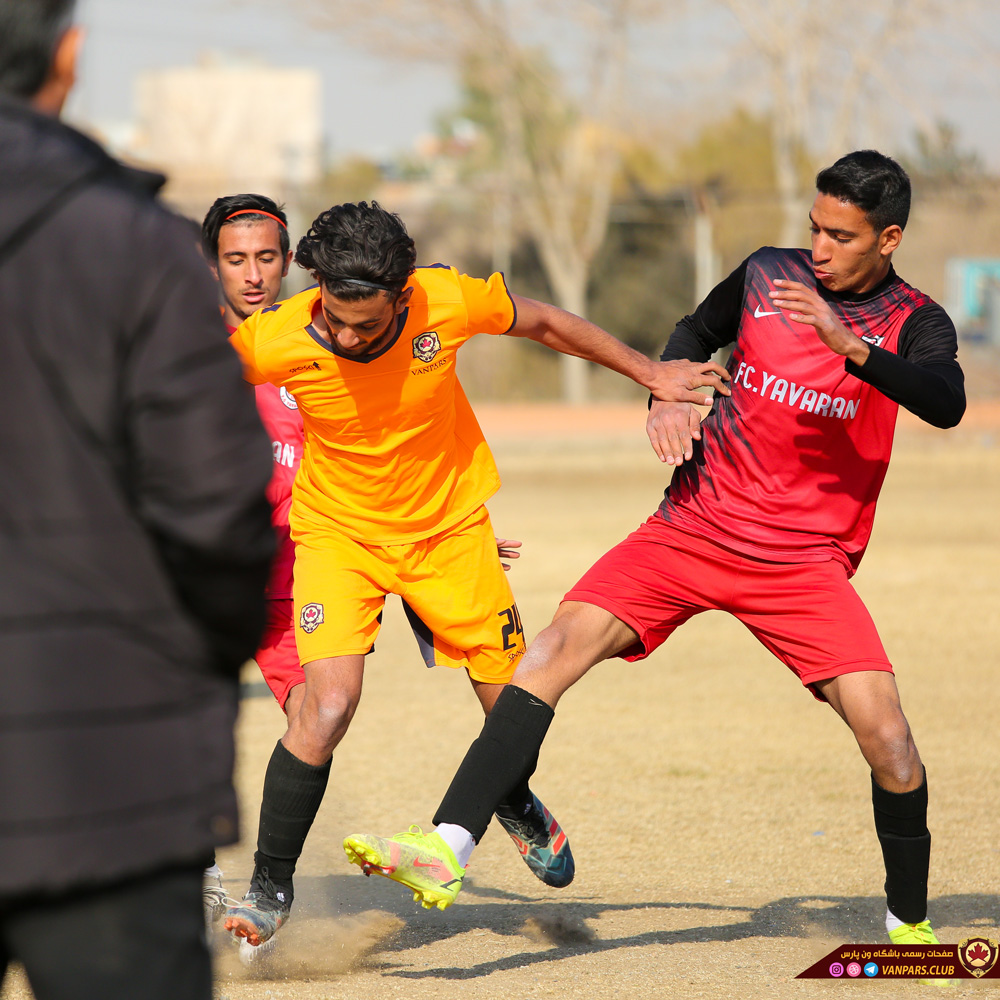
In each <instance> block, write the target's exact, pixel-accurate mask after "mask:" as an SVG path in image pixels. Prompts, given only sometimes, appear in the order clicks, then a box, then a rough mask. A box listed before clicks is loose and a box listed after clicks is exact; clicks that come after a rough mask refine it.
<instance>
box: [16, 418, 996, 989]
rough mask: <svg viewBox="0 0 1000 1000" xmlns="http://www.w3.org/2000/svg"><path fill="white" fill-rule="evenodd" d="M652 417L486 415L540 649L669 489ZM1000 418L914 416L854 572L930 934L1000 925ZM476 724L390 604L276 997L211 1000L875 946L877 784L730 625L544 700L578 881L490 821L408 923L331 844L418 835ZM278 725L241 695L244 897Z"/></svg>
mask: <svg viewBox="0 0 1000 1000" xmlns="http://www.w3.org/2000/svg"><path fill="white" fill-rule="evenodd" d="M641 419H642V412H641V407H640V408H639V409H638V411H637V410H636V409H635V408H629V409H624V408H620V407H619V408H608V409H606V410H605V411H602V414H599V415H597V416H596V417H595V415H594V414H589V413H585V412H580V413H576V414H574V413H572V412H570V413H561V414H557V413H556V412H555V411H551V412H550V411H547V410H545V409H538V410H533V411H521V412H517V413H513V412H510V411H504V410H502V409H498V408H492V409H486V410H484V411H483V422H484V425H485V426H486V428H487V433H488V435H489V436H491V438H492V439H493V440H494V441H495V442H496V451H497V454H498V459H499V461H500V465H501V470H502V472H503V474H504V480H505V486H504V489H503V490H502V491H501V493H500V495H499V496H498V497H497V498H496V499H495V500H494V501H493V502H492V503H491V505H490V506H491V510H492V512H493V518H494V523H495V526H496V528H497V530H498V532H500V533H503V534H505V535H507V536H514V537H519V538H522V539H523V540H524V542H525V547H524V558H523V559H522V560H521V561H520V563H519V564H517V565H516V566H515V568H514V570H513V574H514V581H513V582H514V587H515V591H516V593H517V595H518V600H519V604H520V607H521V612H522V618H523V620H524V622H525V627H526V629H527V630H528V632H529V634H530V633H533V632H535V631H537V630H538V629H539V628H540V627H541V626H542V625H543V624H545V623H546V621H547V620H548V617H549V616H550V615H551V613H552V611H553V609H554V608H555V606H556V603H557V602H558V600H559V598H560V596H561V595H562V593H563V591H564V590H565V589H566V588H567V587H568V586H569V585H570V584H571V583H573V582H574V580H575V578H576V577H577V575H578V574H579V573H581V572H582V571H583V570H584V569H586V568H587V567H588V566H589V565H590V564H591V562H593V560H594V559H595V558H596V557H598V556H599V555H601V554H602V553H603V552H604V551H605V550H606V549H607V548H608V547H610V546H611V545H613V544H614V543H616V542H617V541H618V540H619V539H620V538H621V537H623V536H624V535H625V533H626V532H627V531H629V530H630V529H631V528H632V527H634V526H635V524H637V523H638V522H639V521H640V520H641V519H643V518H644V517H645V516H646V514H648V512H649V511H651V510H652V509H653V508H654V506H655V505H656V502H657V499H658V496H659V494H660V491H661V490H662V486H663V482H664V479H665V470H664V469H663V468H662V467H660V466H659V465H658V463H657V462H656V461H655V459H654V458H653V457H652V455H651V453H647V450H646V449H645V447H644V445H643V439H642V434H641ZM997 426H998V422H997V419H996V413H995V412H990V411H988V410H987V409H982V410H978V411H977V412H976V413H973V414H970V418H969V420H968V422H967V425H966V426H965V427H964V428H961V429H959V430H958V431H955V432H952V433H950V434H945V433H939V432H933V431H922V430H919V429H918V428H916V426H915V425H914V424H913V423H912V422H911V421H908V420H907V421H904V422H903V424H902V428H901V432H900V440H899V442H898V446H897V454H896V458H895V461H894V464H893V467H892V469H891V470H890V475H889V478H888V480H887V482H886V486H885V489H884V492H883V499H882V502H881V507H880V512H879V517H878V519H877V522H876V530H875V535H874V539H873V542H872V545H871V548H870V550H869V553H868V555H867V557H866V559H865V563H864V565H863V566H862V569H861V572H860V573H859V574H858V576H857V578H856V584H857V587H858V589H859V591H860V592H861V593H862V595H863V596H864V598H865V599H866V601H867V602H868V604H869V607H870V608H871V610H872V613H873V615H874V617H875V620H876V622H877V623H878V625H879V627H880V631H881V634H882V637H883V640H884V642H885V645H886V647H887V649H888V650H889V653H890V656H891V657H892V659H893V661H894V663H895V665H896V671H897V676H898V679H899V685H900V689H901V692H902V696H903V699H904V707H905V709H906V711H907V714H908V717H909V719H910V722H911V725H912V727H913V730H914V734H915V736H916V739H917V742H918V745H919V746H920V748H921V752H922V754H923V756H924V758H925V760H926V762H927V767H928V773H929V781H930V791H931V814H930V824H931V828H932V831H933V833H934V838H935V840H934V852H933V858H932V872H931V886H930V893H931V908H932V909H931V913H932V917H933V919H934V921H935V925H936V927H937V928H938V931H939V934H940V935H941V937H942V939H943V940H945V941H956V940H959V939H960V938H961V937H962V936H971V935H984V934H985V935H988V936H992V937H994V938H996V936H997V930H996V928H997V925H998V923H1000V894H998V893H1000V887H998V871H1000V851H998V844H997V839H996V823H997V818H996V789H997V787H998V786H1000V754H998V752H997V750H998V746H997V743H998V740H997V725H996V717H997V710H996V696H995V691H996V673H997V670H996V667H997V653H996V637H997V635H998V634H1000V629H998V625H1000V621H998V619H1000V601H998V590H997V580H998V578H1000V529H998V525H997V500H996V498H997V496H998V493H1000V438H998V437H997ZM554 427H556V428H557V429H556V430H553V429H552V428H554ZM523 428H526V429H527V434H528V437H527V438H525V437H524V436H522V435H523V433H524V432H523V430H522V429H523ZM479 726H480V716H479V711H478V708H477V705H476V702H475V700H474V698H473V696H472V694H471V690H470V689H469V686H468V684H466V683H465V682H464V681H463V679H462V677H461V676H459V675H456V674H452V673H450V672H447V671H444V670H435V671H427V670H426V669H425V668H424V667H423V666H422V665H421V662H420V659H419V657H418V655H417V651H416V648H415V646H414V643H413V639H412V637H411V636H410V635H409V634H408V632H407V630H406V628H405V623H404V622H403V619H402V614H401V613H400V609H399V607H398V605H397V604H396V603H395V602H390V606H389V608H388V610H387V613H386V624H385V627H384V629H383V633H382V635H381V636H380V638H379V642H378V650H377V653H376V654H375V655H374V656H373V657H372V658H371V662H370V664H369V669H368V678H367V685H366V691H365V697H364V699H363V702H362V705H361V708H360V710H359V712H358V715H357V717H356V719H355V721H354V724H353V727H352V730H351V733H350V734H349V736H348V737H347V739H346V740H345V741H344V743H343V745H342V746H341V748H340V749H339V750H338V752H337V754H336V755H335V758H334V769H333V776H332V779H331V783H330V789H329V792H328V795H327V800H326V802H325V803H324V805H323V808H322V810H321V812H320V815H319V817H318V819H317V822H316V825H315V827H314V828H313V832H312V834H311V836H310V839H309V842H308V844H307V847H306V851H305V854H304V856H303V858H302V861H301V863H300V865H299V874H298V877H297V882H296V887H297V897H296V910H295V914H294V919H293V920H292V922H291V923H290V924H289V926H288V928H287V929H286V930H283V931H282V932H281V937H279V947H278V949H277V950H276V953H275V956H274V958H273V963H272V967H271V969H270V970H269V971H268V972H267V974H266V977H265V978H261V977H260V975H259V974H258V975H257V976H256V978H248V977H247V976H246V975H245V974H244V973H243V971H242V969H241V968H239V967H236V966H234V965H233V964H232V960H231V956H230V957H226V958H224V961H222V962H220V965H219V995H220V996H222V997H226V998H228V1000H270V998H274V1000H277V998H283V997H289V998H291V997H294V998H302V1000H318V998H341V997H344V998H346V997H359V996H363V997H366V998H369V1000H384V998H390V997H406V998H423V997H452V996H455V995H457V994H458V993H459V991H461V995H462V996H470V997H484V998H489V997H497V998H501V997H502V998H504V1000H509V998H512V997H518V998H519V997H528V996H531V997H547V996H552V997H560V998H562V997H575V996H580V997H587V998H598V1000H601V998H610V997H632V998H647V997H650V998H651V997H661V996H670V997H676V998H680V1000H688V998H702V997H705V998H712V1000H722V998H726V997H739V998H747V997H752V998H772V997H773V998H786V997H787V998H797V997H812V996H818V995H821V994H823V995H825V991H828V990H830V989H843V988H844V987H843V986H842V985H839V984H832V985H831V984H829V983H816V982H804V981H796V980H795V978H794V977H795V976H796V975H797V974H798V973H799V972H800V971H802V970H803V969H805V968H806V967H807V966H809V965H811V964H812V963H813V962H815V961H817V960H818V959H819V958H820V957H822V956H823V955H824V954H825V953H826V952H827V951H829V950H831V949H832V948H833V947H834V946H835V945H837V944H840V943H843V942H847V941H851V942H865V941H879V940H881V939H882V935H883V930H882V927H881V922H882V917H883V901H882V895H881V881H882V874H881V859H880V855H879V850H878V844H877V842H876V840H875V837H874V833H873V830H872V823H871V805H870V798H869V790H868V773H867V769H866V768H865V766H864V763H863V761H862V759H861V756H860V754H859V753H858V751H857V748H856V746H855V745H854V742H853V740H852V738H851V736H850V733H849V732H848V731H847V730H846V728H845V727H844V726H843V724H842V723H840V721H839V720H838V719H837V718H836V717H835V716H834V714H833V712H831V711H830V710H829V709H828V708H826V707H824V706H822V705H820V704H818V703H816V702H814V700H813V699H812V697H811V696H810V695H808V694H807V693H805V692H804V691H803V690H802V689H801V688H800V687H799V685H798V683H797V682H796V681H795V680H794V678H793V677H791V676H790V675H789V674H788V673H787V671H785V670H784V668H782V667H781V666H780V664H778V663H777V662H776V661H774V660H773V659H771V658H770V656H769V655H768V654H767V653H766V652H765V651H764V650H763V648H761V647H759V646H758V645H757V644H756V643H755V641H754V640H753V639H752V637H751V636H750V635H749V634H748V633H746V632H745V631H744V630H743V629H742V627H741V626H740V625H739V624H738V623H737V622H735V621H733V620H731V619H728V618H727V617H726V616H724V615H721V614H708V615H703V616H701V617H700V618H697V619H695V620H694V621H692V622H691V623H689V624H688V625H686V626H684V628H682V629H681V630H679V631H678V633H677V634H676V635H675V636H674V637H673V638H672V639H671V641H670V642H669V643H667V645H666V646H665V647H663V648H661V649H660V650H659V651H657V653H656V654H654V655H653V656H652V657H650V658H649V659H648V660H647V661H646V662H644V663H641V664H631V665H628V664H624V663H621V662H619V661H614V662H610V663H607V664H604V665H602V666H600V667H598V668H597V669H595V670H594V671H593V672H592V674H591V675H590V676H589V677H587V678H586V679H585V680H584V681H583V682H582V683H581V684H580V685H578V686H577V687H576V688H575V689H574V690H573V691H571V692H570V693H569V694H568V695H567V696H566V698H565V699H564V700H563V702H562V703H561V705H560V707H559V711H558V712H557V714H556V719H555V722H554V724H553V727H552V730H551V733H550V736H549V739H548V740H547V742H546V745H545V748H544V750H543V753H542V758H541V762H540V766H539V769H538V773H537V776H536V780H535V782H534V786H535V788H536V790H537V791H538V793H539V795H540V796H541V797H542V798H543V799H544V801H545V802H546V803H547V804H549V805H550V806H551V807H552V808H553V810H554V811H555V812H556V814H557V815H558V817H559V819H560V821H561V823H562V824H563V826H564V827H565V828H566V830H567V831H568V832H569V834H570V836H571V838H572V841H573V845H574V850H575V854H576V858H577V872H578V873H577V879H576V881H575V882H574V883H573V884H572V885H571V886H570V887H569V888H567V889H564V890H553V889H549V888H547V887H545V886H543V885H542V884H541V883H539V882H537V881H536V880H535V879H534V878H532V877H531V875H530V874H529V873H528V871H527V869H526V868H525V867H524V866H523V864H522V863H521V861H520V860H519V859H518V857H517V855H516V854H515V852H514V851H513V849H512V847H511V845H510V844H509V841H508V840H507V838H506V837H504V836H503V835H502V833H501V832H500V831H499V830H498V829H496V828H494V829H492V830H491V831H490V833H489V835H488V836H487V837H486V839H485V840H484V843H483V845H482V846H481V848H480V849H479V850H478V851H477V853H476V855H475V857H474V859H473V865H472V868H471V869H470V875H469V876H468V879H467V887H466V888H465V890H464V891H463V893H462V896H461V898H460V900H459V902H458V903H457V904H456V905H455V906H454V907H452V908H451V909H449V910H448V911H446V912H444V913H440V912H437V911H434V912H424V911H423V910H421V909H420V908H419V907H417V906H416V904H414V903H413V902H412V901H411V900H410V897H409V895H408V894H407V893H405V892H404V891H402V890H401V889H400V888H399V887H398V886H396V885H395V884H393V883H391V882H388V881H387V880H384V879H377V878H372V879H368V880H366V879H364V878H363V877H361V876H360V875H359V874H358V872H357V869H354V868H351V867H350V866H349V865H348V863H347V861H346V859H345V858H344V855H343V852H342V850H341V848H340V841H341V839H342V838H343V837H344V836H345V835H346V834H348V833H352V832H357V831H362V830H373V831H377V832H382V833H386V832H394V831H396V830H399V829H404V828H405V827H406V826H407V825H408V824H409V823H411V822H420V823H423V824H429V822H430V817H431V814H432V812H433V810H434V807H435V805H436V804H437V801H438V799H439V797H440V795H441V793H442V792H443V790H444V788H445V787H446V784H447V782H448V780H449V779H450V777H451V775H452V773H453V771H454V769H455V767H456V765H457V764H458V762H459V760H460V759H461V756H462V754H463V753H464V751H465V748H466V747H467V745H468V743H469V742H470V740H471V739H472V738H473V737H474V736H475V734H476V732H477V731H478V729H479ZM282 728H283V727H282V716H281V713H280V712H279V711H278V710H277V708H276V707H275V706H274V704H273V703H272V702H271V701H270V700H268V699H255V700H250V701H248V702H246V703H245V710H244V712H243V714H242V718H241V721H240V730H239V746H240V761H239V771H238V785H239V789H240V794H241V798H242V801H243V804H244V816H245V839H244V843H243V844H241V845H240V846H239V847H237V848H234V849H231V850H228V851H226V852H223V854H222V856H221V858H220V863H221V864H222V867H223V868H224V870H225V872H226V876H227V878H226V883H227V888H228V890H229V892H230V893H231V894H234V895H235V894H238V893H241V892H242V890H243V887H244V880H245V878H246V876H247V875H248V874H249V870H250V866H251V854H252V843H251V841H252V839H253V833H254V830H255V826H256V811H257V805H258V801H259V795H260V788H261V783H262V779H263V769H264V766H265V764H266V761H267V758H268V756H269V753H270V750H271V747H272V746H273V743H274V741H275V740H276V739H277V738H278V737H279V736H280V735H281V732H282ZM282 938H283V940H282ZM222 944H225V942H223V943H222ZM984 988H987V989H988V986H984V985H983V984H978V983H974V984H966V985H962V986H961V987H960V988H958V989H955V990H952V991H950V995H952V996H971V995H973V993H976V991H977V990H982V989H984ZM877 989H878V993H879V996H880V997H885V998H889V997H916V996H919V995H921V994H929V993H931V989H930V988H923V987H920V986H918V985H916V984H915V983H888V982H883V983H879V984H878V987H877ZM22 995H23V993H22V990H21V987H19V986H17V985H16V984H11V985H9V986H8V989H7V991H6V992H5V994H4V996H5V997H8V998H10V1000H13V998H15V997H20V996H22ZM977 995H978V993H977Z"/></svg>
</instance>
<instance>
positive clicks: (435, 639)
mask: <svg viewBox="0 0 1000 1000" xmlns="http://www.w3.org/2000/svg"><path fill="white" fill-rule="evenodd" d="M292 536H293V538H294V540H295V584H294V588H293V590H294V598H295V618H294V621H295V641H296V644H297V646H298V651H299V661H300V662H301V663H302V664H306V663H311V662H312V661H313V660H320V659H324V658H325V657H329V656H349V655H352V654H358V653H360V654H365V653H368V652H370V651H371V648H372V646H373V645H374V643H375V637H376V636H377V635H378V630H379V625H380V624H381V621H382V608H383V606H384V604H385V595H386V594H398V595H399V596H400V597H402V598H403V600H404V602H405V604H406V614H407V617H408V618H409V619H410V624H411V626H412V627H413V631H414V633H415V634H416V636H417V640H418V643H419V645H420V648H421V652H422V653H423V655H424V660H425V662H426V663H427V665H428V666H433V665H440V666H448V667H467V668H468V671H469V675H470V676H471V677H472V678H473V679H474V680H478V681H486V682H487V683H491V684H503V683H506V682H507V681H509V680H510V678H511V676H512V675H513V673H514V668H515V667H516V666H517V661H518V660H519V659H520V658H521V655H522V654H523V653H524V631H523V629H522V628H521V618H520V615H519V614H518V612H517V605H516V604H515V603H514V596H513V594H512V593H511V590H510V584H508V583H507V578H506V576H505V574H504V571H503V567H502V566H501V565H500V558H499V556H498V555H497V546H496V540H495V538H494V535H493V527H492V525H491V524H490V517H489V514H488V513H487V511H486V508H485V507H480V508H479V509H478V510H476V511H474V512H473V513H472V514H470V515H469V517H467V518H466V519H465V520H464V521H461V522H460V523H459V524H457V525H455V526H454V527H452V528H448V529H447V530H445V531H442V532H441V533H440V534H437V535H432V536H431V537H430V538H423V539H421V540H420V541H417V542H404V543H402V544H399V545H368V544H366V543H364V542H359V541H357V540H355V539H353V538H348V537H347V536H346V535H343V534H341V533H340V532H339V531H338V530H337V529H336V526H335V525H333V524H330V525H320V524H317V523H316V522H315V521H312V520H309V521H306V520H305V519H304V518H297V519H295V521H294V524H293V532H292Z"/></svg>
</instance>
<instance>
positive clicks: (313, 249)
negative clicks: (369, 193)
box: [295, 201, 417, 302]
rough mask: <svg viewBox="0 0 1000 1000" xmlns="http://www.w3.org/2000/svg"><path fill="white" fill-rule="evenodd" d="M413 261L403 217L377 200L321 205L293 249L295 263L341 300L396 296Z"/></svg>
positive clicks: (405, 279)
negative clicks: (326, 206)
mask: <svg viewBox="0 0 1000 1000" xmlns="http://www.w3.org/2000/svg"><path fill="white" fill-rule="evenodd" d="M416 261H417V251H416V247H415V245H414V243H413V240H412V239H411V238H410V235H409V233H407V231H406V226H404V225H403V220H402V219H400V217H399V216H398V215H396V214H395V213H394V212H387V211H386V210H385V209H384V208H383V207H382V206H381V205H380V204H379V203H378V202H377V201H373V202H372V203H371V204H370V205H369V204H368V202H366V201H359V202H358V203H357V204H347V205H334V206H333V208H329V209H327V210H326V211H325V212H323V213H322V214H321V215H320V216H319V217H318V218H317V219H316V220H315V221H314V222H313V224H312V225H311V226H310V227H309V232H308V233H306V235H305V236H303V237H302V239H301V240H299V245H298V247H297V249H296V251H295V263H296V264H298V265H299V266H300V267H304V268H305V269H306V270H308V271H310V272H312V273H314V274H315V275H316V277H317V279H318V280H319V282H320V284H321V285H322V286H323V287H324V288H325V289H326V290H327V291H328V292H330V294H332V295H335V296H336V297H337V298H338V299H343V300H344V301H346V302H356V301H358V300H360V299H370V298H372V297H373V296H375V295H377V294H378V293H379V291H386V292H388V293H389V294H390V295H391V296H393V297H395V296H397V295H398V294H399V293H400V292H401V291H402V290H403V287H404V286H405V285H406V282H407V279H408V278H409V277H410V275H411V274H412V273H413V270H414V268H415V267H416ZM361 282H364V283H365V284H361ZM372 286H375V287H372Z"/></svg>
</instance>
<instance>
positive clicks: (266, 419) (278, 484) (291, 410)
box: [254, 383, 304, 599]
mask: <svg viewBox="0 0 1000 1000" xmlns="http://www.w3.org/2000/svg"><path fill="white" fill-rule="evenodd" d="M254 391H255V393H256V396H257V412H258V413H259V414H260V419H261V423H263V425H264V428H265V429H266V431H267V433H268V436H269V437H270V438H271V450H272V455H273V458H274V465H273V471H272V473H271V481H270V482H269V483H268V484H267V500H268V503H270V505H271V524H273V525H274V531H275V534H276V535H277V537H278V549H277V551H276V552H275V554H274V561H273V562H272V563H271V576H270V578H269V579H268V581H267V596H268V597H269V598H272V599H274V598H279V597H291V596H292V564H293V563H294V562H295V545H294V543H293V542H292V539H291V536H290V534H289V528H288V511H289V509H290V508H291V506H292V483H293V482H294V480H295V474H296V473H297V472H298V471H299V463H300V462H301V461H302V443H303V437H304V432H303V429H302V417H301V415H300V414H299V408H298V406H297V405H296V402H295V399H294V398H293V396H292V394H291V393H290V392H289V391H288V390H287V389H284V388H281V389H279V388H278V387H277V386H276V385H271V384H270V383H265V384H263V385H258V386H255V387H254Z"/></svg>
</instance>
